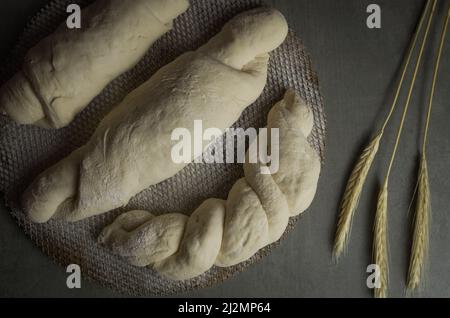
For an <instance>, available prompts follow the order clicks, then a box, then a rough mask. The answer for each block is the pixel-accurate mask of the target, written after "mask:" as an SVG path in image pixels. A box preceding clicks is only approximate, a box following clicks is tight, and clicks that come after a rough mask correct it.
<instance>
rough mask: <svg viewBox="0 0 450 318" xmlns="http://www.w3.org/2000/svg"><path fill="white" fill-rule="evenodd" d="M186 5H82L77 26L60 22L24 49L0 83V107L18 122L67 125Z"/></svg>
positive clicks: (100, 0)
mask: <svg viewBox="0 0 450 318" xmlns="http://www.w3.org/2000/svg"><path fill="white" fill-rule="evenodd" d="M188 6H189V2H188V0H97V1H96V2H95V3H94V4H92V5H91V6H89V7H87V8H86V9H84V10H83V12H82V16H81V17H82V28H81V29H74V30H69V29H68V28H67V26H66V24H65V23H64V24H62V25H61V26H60V27H59V28H58V29H57V30H56V32H55V33H53V34H52V35H50V36H49V37H47V38H45V39H44V40H43V41H41V42H40V43H39V44H38V45H37V46H36V47H34V48H33V49H31V50H30V51H29V52H28V54H27V56H26V58H25V62H24V65H23V68H22V71H21V72H19V73H18V74H16V75H15V76H14V77H13V78H12V79H11V80H10V81H9V82H7V83H6V84H5V85H4V87H2V88H1V90H0V108H2V109H3V110H4V111H6V113H8V114H9V116H10V117H11V118H13V119H14V120H15V121H17V122H18V123H20V124H35V125H38V126H41V127H45V128H61V127H64V126H66V125H68V124H69V123H70V122H71V121H72V120H73V118H74V117H75V116H76V115H77V114H78V113H79V112H81V111H82V110H83V109H84V108H85V107H86V106H87V105H88V104H89V102H91V101H92V99H93V98H94V97H95V96H97V95H98V94H99V93H100V92H101V91H102V90H103V88H105V87H106V85H107V84H108V83H110V82H111V81H112V80H113V79H115V78H116V77H117V76H119V75H120V74H122V73H124V72H125V71H127V70H129V69H130V68H131V67H133V66H134V65H135V64H136V63H137V62H138V61H139V60H140V59H141V58H142V57H143V55H144V54H145V52H146V51H147V50H148V49H149V47H150V46H151V45H152V44H153V43H154V42H155V41H156V40H157V39H158V38H159V37H161V36H162V35H163V34H164V33H166V32H167V31H169V30H170V29H171V28H172V20H173V19H175V18H176V17H177V16H178V15H180V14H181V13H183V12H184V11H186V9H187V8H188Z"/></svg>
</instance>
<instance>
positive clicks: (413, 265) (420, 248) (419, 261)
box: [407, 155, 431, 292]
mask: <svg viewBox="0 0 450 318" xmlns="http://www.w3.org/2000/svg"><path fill="white" fill-rule="evenodd" d="M430 212H431V201H430V187H429V183H428V167H427V159H426V156H425V155H423V156H422V160H421V163H420V172H419V188H418V196H417V206H416V215H415V220H414V234H413V243H412V248H411V258H410V262H409V271H408V285H407V290H408V291H409V292H412V291H413V290H415V289H417V288H418V287H419V285H420V282H421V278H422V276H423V272H424V267H425V263H426V257H427V254H428V241H429V233H428V232H429V218H430Z"/></svg>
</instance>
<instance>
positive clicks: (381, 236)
mask: <svg viewBox="0 0 450 318" xmlns="http://www.w3.org/2000/svg"><path fill="white" fill-rule="evenodd" d="M387 204H388V183H387V182H386V183H385V184H384V186H383V188H382V189H381V192H380V195H379V197H378V204H377V213H376V215H375V226H374V240H373V261H374V263H375V264H377V265H378V267H379V277H378V281H377V284H378V286H376V288H375V289H374V295H375V297H376V298H386V297H387V296H388V279H389V265H388V264H389V261H388V260H389V256H388V243H387V207H388V206H387Z"/></svg>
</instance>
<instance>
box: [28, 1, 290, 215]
mask: <svg viewBox="0 0 450 318" xmlns="http://www.w3.org/2000/svg"><path fill="white" fill-rule="evenodd" d="M287 32H288V26H287V22H286V20H285V19H284V17H283V15H282V14H281V13H279V12H278V11H276V10H274V9H268V8H262V9H256V10H252V11H249V12H245V13H243V14H240V15H238V16H236V17H235V18H233V19H232V20H231V21H230V22H228V23H227V24H226V25H225V27H224V28H223V30H222V31H221V32H220V33H219V34H218V35H217V36H216V37H214V38H213V39H212V40H211V41H210V42H208V43H207V44H206V45H204V46H203V47H201V48H200V49H199V50H197V51H196V52H188V53H186V54H184V55H182V56H181V57H179V58H178V59H176V60H175V61H174V62H172V63H170V64H169V65H167V66H165V67H163V68H162V69H161V70H159V71H158V72H157V73H156V74H155V75H154V76H153V77H152V78H151V79H150V80H149V81H147V82H146V83H144V84H143V85H142V86H141V87H139V88H138V89H136V90H135V91H133V92H132V93H131V94H130V95H129V96H128V97H126V98H125V100H124V101H123V102H122V103H121V104H120V105H119V106H117V107H116V108H115V110H113V111H112V112H111V113H110V114H109V115H108V116H107V117H106V118H105V119H104V120H103V122H102V123H101V124H100V126H99V128H98V129H97V131H96V132H95V134H94V135H93V137H92V138H91V140H90V142H89V143H88V144H87V145H85V146H84V147H82V148H81V149H79V150H77V151H75V152H74V153H73V154H72V155H70V156H69V157H68V158H66V159H65V160H63V161H61V162H60V163H59V164H57V165H56V166H54V167H52V168H50V169H49V170H48V171H46V172H44V173H43V174H42V175H41V176H39V177H38V178H37V180H36V181H35V182H34V183H33V184H32V185H31V186H30V187H29V189H28V190H27V191H26V192H25V194H24V195H23V200H22V205H23V208H24V210H25V211H26V212H27V213H28V214H29V216H30V218H31V219H32V220H33V221H35V222H47V221H48V220H49V219H50V218H52V217H53V216H57V217H59V218H63V219H65V220H68V221H78V220H81V219H84V218H87V217H90V216H93V215H97V214H101V213H104V212H107V211H110V210H112V209H115V208H118V207H122V206H125V205H126V204H127V203H128V202H129V200H130V199H131V198H132V197H133V196H134V195H136V194H137V193H139V192H141V191H142V190H144V189H146V188H147V187H149V186H151V185H154V184H157V183H159V182H161V181H163V180H166V179H167V178H169V177H172V176H173V175H175V174H176V173H177V172H179V171H180V170H182V169H183V168H184V167H185V166H186V165H187V164H175V163H174V162H173V160H172V158H171V150H172V147H173V146H174V145H176V142H175V141H172V140H171V135H172V132H173V131H174V130H175V129H176V128H187V129H189V130H190V131H191V132H193V131H194V121H195V120H199V119H201V120H203V127H204V129H207V128H219V129H221V130H222V131H224V130H225V129H226V128H228V127H230V126H231V125H232V124H233V123H234V122H236V121H237V120H238V119H239V117H240V115H241V113H242V111H243V110H244V109H245V108H246V107H247V106H249V105H250V104H252V103H253V102H254V101H255V100H256V99H257V98H258V97H259V95H260V94H261V92H262V91H263V89H264V86H265V84H266V81H267V68H268V60H269V55H268V52H270V51H272V50H274V49H276V48H277V47H278V46H279V45H280V44H281V43H282V42H283V41H284V39H285V38H286V36H287ZM192 135H194V134H192ZM206 146H207V144H206V143H205V147H206ZM200 150H203V149H200ZM198 155H201V153H193V154H192V158H191V159H192V160H193V159H194V158H195V157H196V156H198Z"/></svg>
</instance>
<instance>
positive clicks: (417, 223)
mask: <svg viewBox="0 0 450 318" xmlns="http://www.w3.org/2000/svg"><path fill="white" fill-rule="evenodd" d="M449 20H450V8H449V11H448V14H447V18H446V20H445V23H444V27H443V30H442V35H441V41H440V45H439V51H438V54H437V56H436V64H435V68H434V76H433V83H432V86H431V93H430V98H429V104H428V112H427V120H426V125H425V134H424V139H423V148H422V159H421V162H420V170H419V182H418V184H419V188H418V197H417V203H416V215H415V220H414V232H413V242H412V247H411V257H410V262H409V271H408V283H407V290H408V291H409V292H412V291H414V290H416V289H417V288H418V287H419V285H420V282H421V280H422V277H423V275H424V271H425V265H426V258H427V255H428V247H429V222H430V215H431V195H430V185H429V179H428V164H427V158H426V148H427V141H428V132H429V127H430V120H431V113H432V109H433V100H434V94H435V91H436V84H437V79H438V75H439V68H440V64H441V57H442V52H443V49H444V45H445V38H446V35H447V29H448V25H449Z"/></svg>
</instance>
